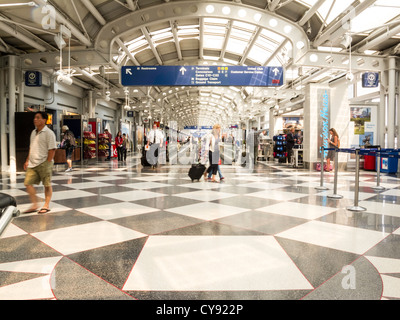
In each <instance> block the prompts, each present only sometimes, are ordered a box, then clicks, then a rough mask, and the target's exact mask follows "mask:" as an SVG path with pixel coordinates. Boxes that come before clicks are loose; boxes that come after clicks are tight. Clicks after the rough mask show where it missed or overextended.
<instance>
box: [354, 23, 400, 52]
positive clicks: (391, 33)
mask: <svg viewBox="0 0 400 320" xmlns="http://www.w3.org/2000/svg"><path fill="white" fill-rule="evenodd" d="M385 29H386V28H385ZM398 33H400V24H399V25H397V26H395V27H394V28H392V29H391V30H389V28H387V29H386V30H385V32H384V33H383V34H381V35H379V36H376V37H375V38H372V39H368V40H367V41H366V43H365V44H364V45H362V46H360V47H358V48H357V51H358V52H360V53H362V52H364V51H366V50H370V49H372V48H373V47H374V46H376V45H379V44H380V43H382V42H384V41H385V40H388V39H390V38H391V37H393V36H395V35H397V34H398Z"/></svg>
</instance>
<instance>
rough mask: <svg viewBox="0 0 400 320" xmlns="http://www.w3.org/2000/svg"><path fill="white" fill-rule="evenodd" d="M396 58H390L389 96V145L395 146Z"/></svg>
mask: <svg viewBox="0 0 400 320" xmlns="http://www.w3.org/2000/svg"><path fill="white" fill-rule="evenodd" d="M396 83H397V81H396V58H393V57H391V58H389V83H388V85H389V88H388V89H389V92H388V93H389V98H388V108H387V119H388V123H387V147H388V148H394V136H395V122H396V118H395V110H396Z"/></svg>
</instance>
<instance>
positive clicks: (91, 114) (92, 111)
mask: <svg viewBox="0 0 400 320" xmlns="http://www.w3.org/2000/svg"><path fill="white" fill-rule="evenodd" d="M88 104H89V105H88V109H89V119H90V118H95V107H94V105H93V91H92V90H89V91H88Z"/></svg>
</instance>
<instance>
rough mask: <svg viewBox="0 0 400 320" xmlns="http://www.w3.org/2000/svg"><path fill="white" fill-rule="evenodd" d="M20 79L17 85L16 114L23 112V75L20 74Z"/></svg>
mask: <svg viewBox="0 0 400 320" xmlns="http://www.w3.org/2000/svg"><path fill="white" fill-rule="evenodd" d="M21 76H22V79H21V80H20V81H19V85H18V112H24V111H25V81H24V80H25V79H24V77H23V73H22V72H21Z"/></svg>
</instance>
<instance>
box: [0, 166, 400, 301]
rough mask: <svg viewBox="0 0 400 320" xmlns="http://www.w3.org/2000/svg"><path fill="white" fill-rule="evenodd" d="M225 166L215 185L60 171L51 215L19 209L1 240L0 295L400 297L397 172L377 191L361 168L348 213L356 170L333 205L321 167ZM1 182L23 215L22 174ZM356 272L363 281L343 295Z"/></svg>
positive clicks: (159, 174) (149, 174) (141, 172)
mask: <svg viewBox="0 0 400 320" xmlns="http://www.w3.org/2000/svg"><path fill="white" fill-rule="evenodd" d="M135 163H136V162H135ZM221 169H222V171H223V173H224V177H225V180H224V181H223V182H219V183H211V182H206V181H203V179H201V180H200V182H197V181H195V182H191V180H190V179H189V177H188V176H187V173H188V170H189V166H181V165H180V166H173V165H171V166H159V167H158V168H157V169H155V170H153V169H147V168H142V167H141V166H140V165H138V166H136V165H133V162H131V161H128V164H125V165H121V164H118V162H116V161H112V163H103V164H102V163H97V164H94V165H86V166H78V167H76V168H74V170H73V171H72V172H70V173H64V172H57V171H55V172H54V177H53V197H52V201H51V205H50V206H51V211H50V212H49V213H47V214H46V215H38V214H36V213H32V214H22V215H21V216H20V217H18V218H15V219H14V220H13V221H12V224H11V225H10V226H9V228H7V230H6V231H5V233H4V234H3V235H2V236H1V238H0V247H1V248H4V249H2V250H1V251H0V299H7V300H9V299H17V300H24V299H27V300H31V299H60V300H62V299H76V300H78V299H83V300H84V299H113V300H116V299H151V300H153V299H222V300H229V299H261V300H270V299H283V300H292V299H296V300H298V299H376V300H379V299H399V298H400V293H399V290H398V286H399V278H400V277H399V276H400V267H399V266H400V251H399V249H398V248H400V179H399V178H398V177H396V176H394V175H384V174H382V181H383V183H385V182H388V183H385V187H387V189H386V190H384V191H380V192H376V191H374V190H373V189H372V188H371V187H373V186H374V184H375V181H376V175H375V173H373V172H372V173H371V172H361V181H362V184H360V186H361V187H360V197H359V199H360V205H361V206H363V207H365V208H367V211H364V212H350V211H348V210H347V209H346V208H347V207H348V206H349V205H352V204H353V201H354V172H340V173H339V184H338V194H341V195H342V196H343V198H342V199H340V200H334V199H330V198H329V197H328V196H329V195H330V194H332V189H331V190H328V191H319V190H317V189H316V188H315V187H317V186H318V185H319V173H315V172H310V171H306V170H302V169H293V168H289V167H287V166H285V165H277V164H276V163H259V164H258V165H256V166H255V167H254V169H253V170H252V171H248V170H246V169H245V168H242V167H239V166H222V167H221ZM0 178H1V181H2V184H1V185H0V192H2V193H7V194H9V195H12V196H14V197H15V199H16V200H17V203H18V208H19V209H20V211H21V212H22V211H24V210H25V209H27V208H28V207H29V206H30V202H29V197H28V196H27V193H26V190H25V188H24V185H23V180H24V174H18V175H17V176H14V177H10V176H8V175H7V174H3V175H2V176H1V177H0ZM332 183H333V177H332V175H327V176H326V181H325V185H326V186H328V187H332ZM43 192H44V191H43V187H41V186H38V187H37V194H38V196H39V197H40V198H41V199H42V200H43V195H44V193H43ZM351 267H353V269H354V270H355V271H356V273H357V274H356V279H357V284H359V285H358V286H356V288H355V289H352V290H345V289H344V288H343V283H344V282H343V281H342V280H343V278H344V277H346V276H349V274H348V273H345V272H343V270H353V269H352V268H351ZM357 271H359V272H357ZM43 283H45V284H46V285H45V286H43ZM382 284H383V286H384V290H382Z"/></svg>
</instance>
